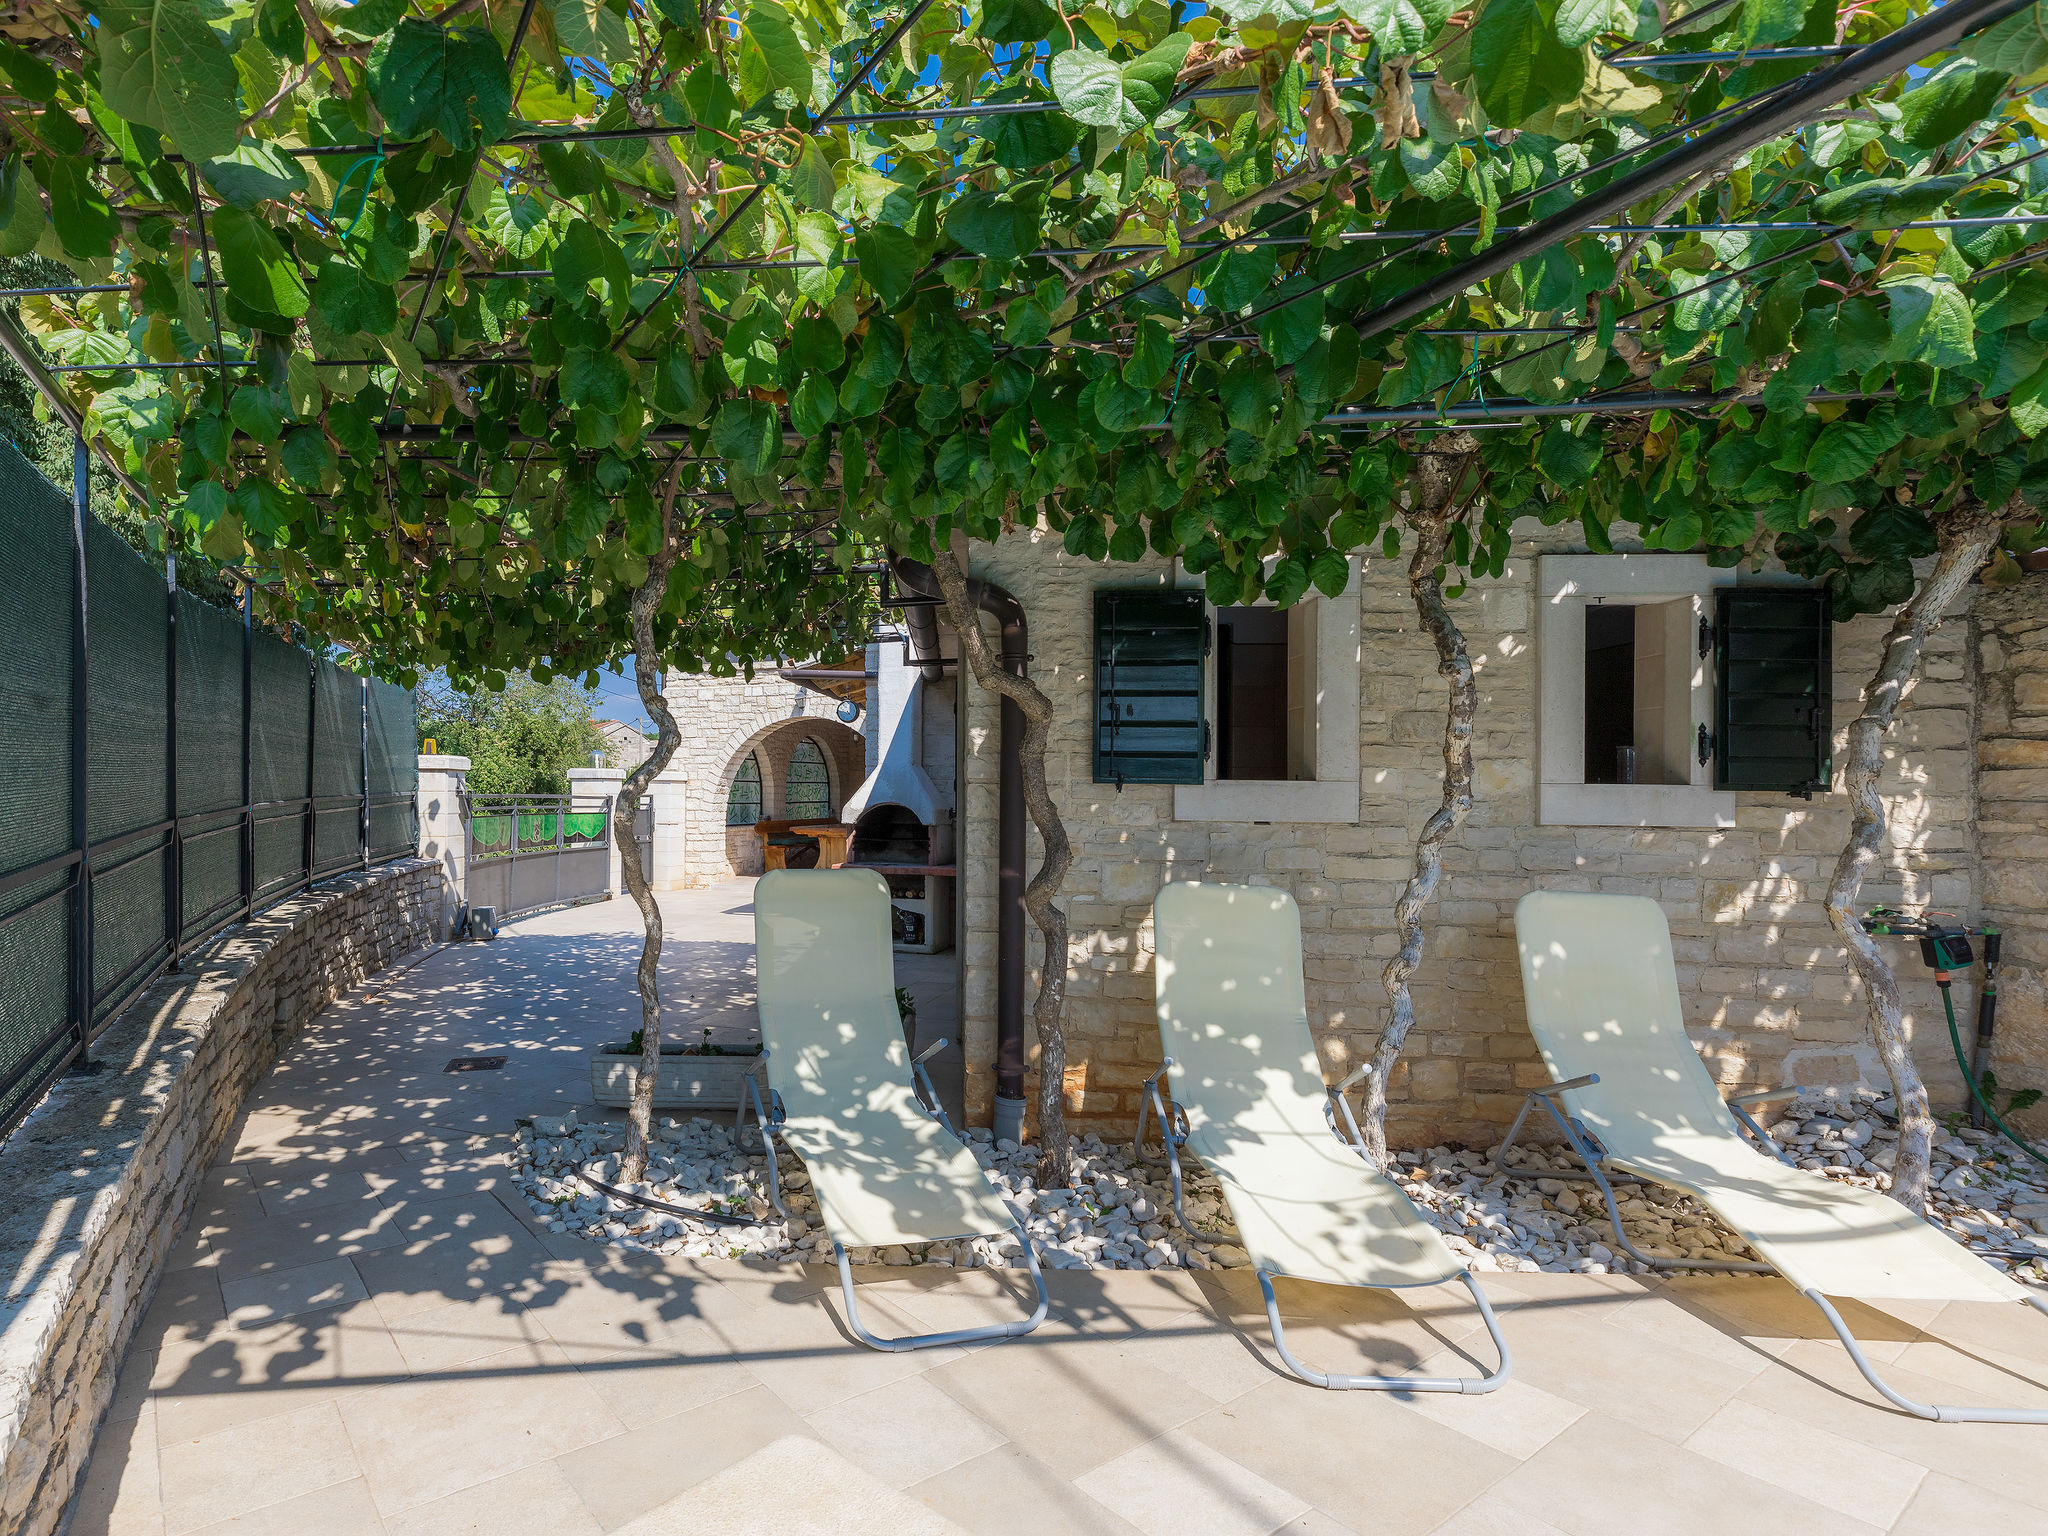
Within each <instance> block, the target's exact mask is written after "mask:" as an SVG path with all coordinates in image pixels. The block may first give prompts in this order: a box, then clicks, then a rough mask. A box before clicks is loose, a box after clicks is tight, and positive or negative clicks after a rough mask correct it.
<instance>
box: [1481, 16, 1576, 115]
mask: <svg viewBox="0 0 2048 1536" xmlns="http://www.w3.org/2000/svg"><path fill="white" fill-rule="evenodd" d="M1556 16H1557V6H1556V0H1488V4H1487V6H1486V8H1485V9H1484V10H1482V11H1481V12H1480V13H1479V20H1478V22H1477V23H1476V24H1475V25H1474V26H1473V28H1472V32H1471V39H1472V41H1471V59H1472V75H1473V81H1474V85H1475V87H1476V89H1477V90H1478V93H1479V104H1480V105H1481V106H1483V107H1484V108H1486V115H1487V116H1488V117H1490V118H1491V119H1493V121H1494V122H1495V123H1497V124H1498V125H1499V126H1501V127H1503V128H1516V127H1520V126H1521V124H1522V123H1524V122H1525V121H1527V120H1528V119H1529V118H1532V117H1534V116H1535V115H1536V114H1537V113H1539V112H1542V111H1544V110H1546V109H1547V108H1550V107H1561V106H1563V105H1565V104H1566V103H1567V102H1570V101H1573V100H1576V99H1577V97H1578V94H1579V91H1580V89H1581V88H1582V87H1583V86H1584V85H1585V83H1586V60H1585V56H1584V55H1583V54H1582V53H1581V52H1580V51H1579V50H1578V49H1576V48H1567V47H1565V46H1564V44H1562V43H1560V42H1559V41H1558V40H1557V25H1556Z"/></svg>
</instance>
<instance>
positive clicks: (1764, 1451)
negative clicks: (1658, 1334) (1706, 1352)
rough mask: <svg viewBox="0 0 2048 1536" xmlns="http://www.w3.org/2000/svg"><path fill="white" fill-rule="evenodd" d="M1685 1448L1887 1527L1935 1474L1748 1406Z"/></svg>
mask: <svg viewBox="0 0 2048 1536" xmlns="http://www.w3.org/2000/svg"><path fill="white" fill-rule="evenodd" d="M1685 1448H1686V1449H1687V1450H1688V1451H1693V1452H1695V1453H1697V1454H1698V1455H1701V1456H1706V1457H1710V1458H1712V1459H1713V1460H1715V1461H1719V1462H1725V1463H1727V1464H1728V1465H1729V1466H1731V1467H1734V1468H1736V1469H1737V1470H1738V1471H1742V1472H1747V1473H1748V1474H1749V1475H1750V1476H1751V1477H1755V1478H1759V1479H1761V1480H1762V1481H1764V1482H1766V1483H1772V1484H1775V1485H1776V1486H1777V1487H1780V1488H1783V1489H1786V1490H1788V1491H1789V1492H1792V1493H1797V1494H1800V1495H1802V1496H1804V1497H1806V1498H1809V1499H1812V1500H1813V1501H1814V1502H1815V1503H1817V1504H1825V1505H1826V1506H1827V1507H1828V1508H1830V1509H1833V1510H1838V1511H1840V1512H1841V1513H1842V1514H1845V1515H1848V1516H1851V1517H1852V1518H1854V1519H1857V1520H1861V1521H1863V1522H1865V1523H1866V1524H1869V1525H1874V1526H1877V1527H1878V1528H1879V1529H1881V1530H1882V1529H1887V1528H1889V1527H1890V1526H1891V1524H1892V1523H1893V1522H1894V1521H1895V1520H1897V1519H1898V1518H1899V1515H1900V1514H1901V1512H1903V1511H1904V1509H1905V1507H1906V1506H1907V1504H1909V1503H1910V1502H1911V1501H1912V1498H1913V1495H1914V1493H1915V1492H1916V1491H1918V1489H1919V1487H1920V1483H1921V1480H1922V1479H1923V1478H1925V1477H1926V1476H1927V1469H1926V1468H1925V1467H1922V1466H1919V1465H1916V1464H1915V1463H1913V1462H1910V1461H1905V1460H1902V1459H1900V1458H1899V1457H1897V1456H1893V1455H1891V1454H1890V1453H1889V1452H1887V1451H1880V1450H1876V1449H1874V1448H1872V1447H1870V1446H1867V1445H1863V1444H1860V1443H1859V1442H1857V1441H1854V1440H1850V1439H1847V1438H1846V1437H1844V1436H1842V1435H1837V1434H1834V1433H1832V1432H1831V1431H1829V1430H1825V1429H1819V1428H1816V1427H1815V1426H1813V1425H1811V1424H1808V1423H1806V1422H1804V1421H1803V1420H1800V1419H1794V1418H1788V1417H1787V1416H1786V1415H1784V1414H1782V1413H1772V1412H1771V1411H1770V1410H1769V1409H1768V1408H1758V1407H1756V1406H1755V1405H1754V1404H1751V1403H1744V1402H1733V1403H1728V1404H1726V1405H1725V1406H1724V1407H1723V1408H1722V1409H1721V1411H1720V1412H1719V1413H1717V1414H1715V1415H1714V1416H1713V1417H1712V1418H1711V1419H1709V1420H1707V1422H1706V1423H1704V1424H1702V1425H1701V1426H1700V1427H1699V1428H1698V1429H1697V1430H1695V1431H1693V1433H1692V1434H1691V1435H1690V1436H1688V1437H1687V1438H1686V1441H1685Z"/></svg>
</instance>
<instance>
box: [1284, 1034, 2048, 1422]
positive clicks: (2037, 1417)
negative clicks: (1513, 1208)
mask: <svg viewBox="0 0 2048 1536" xmlns="http://www.w3.org/2000/svg"><path fill="white" fill-rule="evenodd" d="M1599 1081H1600V1075H1599V1074H1598V1073H1597V1072H1593V1073H1588V1074H1587V1075H1586V1076H1584V1077H1575V1078H1572V1079H1571V1080H1570V1081H1568V1082H1563V1083H1552V1084H1551V1085H1550V1086H1549V1087H1547V1088H1538V1089H1535V1090H1533V1091H1532V1092H1531V1093H1530V1094H1529V1095H1528V1097H1527V1098H1526V1099H1525V1100H1524V1101H1523V1103H1522V1108H1521V1112H1520V1113H1519V1114H1517V1115H1516V1116H1515V1119H1514V1123H1513V1124H1512V1125H1510V1126H1509V1127H1508V1133H1507V1135H1506V1136H1505V1137H1504V1138H1502V1140H1501V1144H1500V1147H1499V1149H1498V1150H1497V1151H1496V1152H1495V1153H1494V1159H1493V1161H1494V1167H1495V1169H1496V1170H1497V1171H1499V1172H1502V1173H1515V1172H1520V1173H1524V1174H1526V1175H1531V1176H1540V1177H1544V1178H1556V1177H1560V1175H1558V1174H1555V1173H1542V1174H1540V1175H1539V1174H1538V1171H1537V1170H1535V1169H1516V1168H1515V1167H1513V1166H1512V1165H1511V1164H1509V1162H1508V1161H1507V1154H1508V1148H1509V1147H1510V1146H1512V1145H1513V1144H1514V1140H1515V1137H1516V1135H1517V1134H1519V1133H1520V1131H1521V1129H1522V1124H1523V1122H1524V1121H1525V1120H1526V1119H1527V1118H1528V1115H1529V1111H1530V1110H1531V1109H1533V1108H1535V1107H1536V1105H1537V1104H1539V1103H1540V1104H1541V1105H1542V1106H1543V1107H1544V1108H1545V1109H1546V1110H1548V1111H1549V1112H1550V1118H1551V1119H1552V1120H1554V1121H1555V1122H1556V1123H1557V1127H1558V1129H1559V1130H1560V1131H1562V1132H1563V1133H1564V1139H1565V1142H1566V1143H1567V1144H1568V1145H1569V1146H1570V1147H1571V1149H1572V1151H1573V1152H1574V1153H1575V1154H1576V1155H1577V1156H1578V1158H1579V1160H1580V1161H1581V1162H1583V1163H1584V1164H1585V1165H1586V1170H1587V1171H1586V1175H1585V1176H1586V1177H1589V1178H1591V1179H1592V1180H1593V1182H1594V1183H1595V1184H1597V1185H1598V1186H1599V1189H1600V1193H1601V1195H1602V1196H1603V1197H1604V1198H1605V1200H1606V1202H1607V1219H1608V1223H1609V1224H1610V1225H1611V1226H1612V1227H1613V1228H1614V1237H1615V1241H1616V1242H1618V1243H1620V1244H1621V1246H1622V1248H1623V1250H1624V1251H1625V1252H1626V1253H1627V1254H1628V1255H1629V1257H1631V1258H1633V1259H1636V1260H1638V1261H1639V1262H1641V1263H1643V1264H1647V1265H1649V1266H1650V1267H1652V1268H1654V1269H1701V1270H1715V1271H1720V1272H1724V1273H1736V1274H1760V1275H1775V1274H1777V1273H1778V1271H1777V1270H1776V1269H1775V1268H1773V1267H1772V1266H1771V1265H1769V1264H1756V1263H1750V1262H1748V1261H1747V1260H1736V1259H1680V1258H1665V1257H1662V1256H1659V1255H1657V1254H1650V1253H1644V1252H1643V1251H1642V1250H1641V1249H1639V1248H1637V1247H1636V1245H1635V1244H1634V1243H1632V1242H1630V1241H1629V1238H1628V1233H1627V1232H1626V1231H1624V1230H1623V1229H1622V1225H1621V1209H1620V1207H1619V1206H1618V1205H1617V1204H1616V1202H1615V1198H1614V1186H1613V1185H1612V1184H1611V1183H1609V1181H1608V1175H1607V1172H1606V1168H1605V1164H1606V1161H1607V1149H1606V1148H1605V1147H1603V1146H1601V1144H1600V1139H1599V1138H1598V1137H1597V1136H1595V1135H1594V1134H1593V1133H1592V1132H1591V1131H1589V1130H1588V1129H1587V1128H1586V1126H1585V1124H1584V1123H1583V1122H1582V1121H1581V1120H1580V1119H1579V1118H1578V1116H1576V1115H1567V1114H1566V1113H1565V1112H1564V1111H1563V1110H1561V1109H1560V1108H1559V1107H1558V1096H1559V1095H1560V1094H1562V1093H1564V1092H1565V1091H1566V1090H1567V1089H1572V1088H1590V1087H1592V1086H1593V1085H1594V1084H1596V1083H1598V1082H1599ZM1798 1094H1799V1090H1798V1089H1797V1088H1770V1089H1765V1090H1764V1091H1762V1092H1760V1093H1745V1094H1742V1095H1740V1096H1739V1097H1737V1098H1733V1099H1730V1100H1728V1101H1727V1103H1728V1108H1729V1109H1730V1110H1731V1111H1732V1112H1733V1113H1734V1115H1735V1118H1736V1119H1737V1120H1738V1121H1739V1122H1740V1123H1741V1125H1742V1127H1743V1129H1744V1130H1745V1131H1746V1132H1747V1133H1748V1135H1749V1137H1750V1139H1751V1140H1752V1141H1754V1142H1755V1143H1756V1145H1757V1148H1758V1150H1759V1151H1761V1152H1763V1153H1764V1154H1765V1155H1766V1156H1770V1157H1774V1158H1776V1159H1777V1160H1778V1161H1779V1162H1781V1163H1786V1164H1788V1165H1792V1166H1797V1165H1796V1164H1793V1162H1792V1159H1791V1158H1789V1157H1786V1156H1785V1154H1784V1153H1783V1152H1782V1151H1780V1150H1779V1148H1778V1145H1777V1143H1776V1142H1774V1141H1773V1140H1772V1139H1771V1137H1770V1134H1769V1133H1768V1132H1767V1131H1765V1130H1764V1128H1763V1127H1762V1126H1761V1125H1759V1124H1757V1122H1756V1120H1755V1118H1754V1117H1753V1116H1752V1115H1751V1114H1750V1112H1749V1111H1750V1106H1751V1105H1754V1104H1768V1103H1772V1102H1775V1101H1777V1100H1781V1099H1790V1098H1796V1097H1797V1096H1798ZM1565 1176H1569V1175H1565ZM1634 1182H1638V1183H1642V1182H1648V1183H1657V1182H1660V1181H1658V1180H1654V1179H1651V1180H1645V1179H1643V1178H1641V1177H1640V1176H1637V1177H1636V1178H1635V1179H1634ZM1666 1187H1668V1188H1676V1187H1677V1186H1675V1185H1671V1186H1666ZM1799 1294H1800V1295H1802V1296H1804V1297H1805V1298H1806V1299H1807V1300H1808V1301H1810V1302H1812V1303H1813V1304H1814V1305H1815V1306H1816V1307H1818V1308H1820V1313H1821V1316H1822V1317H1824V1318H1826V1319H1827V1321H1828V1326H1829V1327H1830V1328H1832V1329H1834V1331H1835V1337H1836V1338H1838V1339H1840V1340H1841V1341H1842V1347H1843V1348H1844V1349H1846V1350H1847V1351H1848V1352H1849V1358H1850V1360H1852V1361H1853V1362H1855V1365H1856V1369H1857V1370H1858V1371H1860V1372H1862V1374H1863V1379H1864V1380H1865V1381H1867V1382H1869V1383H1870V1385H1871V1386H1872V1388H1874V1389H1875V1390H1876V1391H1877V1393H1878V1395H1879V1396H1881V1397H1883V1398H1884V1399H1885V1401H1886V1402H1888V1403H1890V1404H1892V1406H1894V1407H1895V1408H1898V1409H1899V1410H1900V1411H1901V1412H1904V1413H1909V1414H1911V1415H1913V1417H1915V1418H1918V1419H1927V1420H1929V1421H1930V1422H1933V1423H1937V1424H2048V1409H2040V1408H1965V1407H1955V1406H1951V1405H1948V1404H1941V1403H1923V1402H1919V1401H1916V1400H1915V1399H1913V1398H1910V1397H1907V1396H1906V1395H1905V1394H1904V1393H1902V1392H1899V1391H1897V1390H1895V1389H1894V1388H1893V1387H1892V1385H1891V1384H1890V1383H1889V1382H1887V1381H1886V1380H1885V1379H1884V1377H1882V1376H1880V1375H1879V1374H1878V1371H1877V1367H1876V1366H1874V1365H1872V1364H1871V1363H1870V1357H1869V1356H1868V1355H1866V1354H1864V1352H1863V1347H1862V1346H1861V1345H1860V1344H1858V1343H1857V1342H1856V1335H1855V1334H1853V1333H1851V1332H1850V1331H1849V1325H1848V1324H1847V1323H1846V1322H1844V1321H1843V1320H1842V1314H1841V1313H1840V1312H1838V1311H1836V1310H1835V1307H1834V1304H1833V1303H1832V1302H1830V1301H1829V1300H1828V1299H1827V1297H1825V1296H1824V1295H1822V1294H1821V1293H1820V1292H1819V1291H1816V1290H1810V1289H1809V1290H1802V1291H1800V1293H1799ZM2026 1302H2027V1305H2028V1306H2030V1307H2033V1308H2034V1309H2036V1310H2037V1311H2039V1312H2041V1313H2043V1314H2044V1315H2048V1302H2043V1301H2042V1300H2041V1298H2040V1297H2038V1296H2028V1297H2027V1298H2026ZM1283 1353H1284V1351H1283Z"/></svg>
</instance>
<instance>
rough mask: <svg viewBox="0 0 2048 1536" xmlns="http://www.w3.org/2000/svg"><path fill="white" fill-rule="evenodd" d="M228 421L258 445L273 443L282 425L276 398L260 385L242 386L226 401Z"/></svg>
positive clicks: (282, 418)
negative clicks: (253, 439)
mask: <svg viewBox="0 0 2048 1536" xmlns="http://www.w3.org/2000/svg"><path fill="white" fill-rule="evenodd" d="M228 419H229V420H230V421H232V422H233V423H234V424H235V425H236V426H238V427H240V428H241V429H242V430H243V431H244V432H246V433H248V434H249V436H251V437H253V438H255V439H256V441H257V442H259V443H274V442H276V441H277V434H278V432H279V430H280V429H281V428H282V427H283V425H284V411H283V409H282V407H281V402H280V401H279V400H278V398H277V396H276V395H274V394H272V393H271V392H270V391H269V390H268V389H266V388H264V387H263V386H262V385H261V384H244V385H242V386H241V388H239V389H237V390H236V391H235V392H234V394H233V395H232V396H230V397H229V399H228Z"/></svg>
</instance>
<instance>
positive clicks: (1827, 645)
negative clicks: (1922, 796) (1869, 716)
mask: <svg viewBox="0 0 2048 1536" xmlns="http://www.w3.org/2000/svg"><path fill="white" fill-rule="evenodd" d="M1714 598H1715V600H1714V629H1715V640H1716V649H1717V652H1718V657H1719V659H1718V663H1717V668H1716V684H1717V686H1716V689H1715V694H1714V788H1716V789H1762V790H1774V791H1777V792H1779V793H1783V794H1790V795H1803V796H1806V797H1808V798H1811V797H1812V796H1813V795H1814V794H1815V793H1816V792H1819V793H1822V794H1825V793H1826V792H1827V788H1828V782H1829V779H1830V778H1831V777H1832V775H1833V772H1834V751H1833V748H1834V700H1835V690H1834V609H1833V605H1832V603H1831V602H1830V601H1829V598H1828V591H1827V588H1825V587H1722V588H1720V589H1719V590H1718V591H1717V592H1716V593H1715V595H1714Z"/></svg>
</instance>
